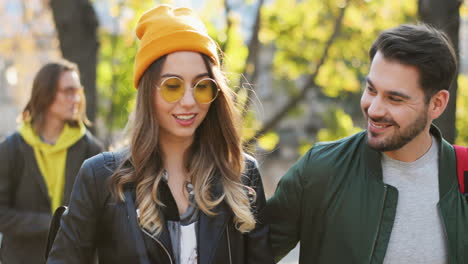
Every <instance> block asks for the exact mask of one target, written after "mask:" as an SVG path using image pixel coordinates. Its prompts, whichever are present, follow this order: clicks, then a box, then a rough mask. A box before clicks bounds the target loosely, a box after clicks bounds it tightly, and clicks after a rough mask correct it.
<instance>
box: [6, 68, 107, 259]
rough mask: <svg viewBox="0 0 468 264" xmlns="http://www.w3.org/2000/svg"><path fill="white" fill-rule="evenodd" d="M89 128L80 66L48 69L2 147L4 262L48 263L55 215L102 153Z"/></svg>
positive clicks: (40, 74)
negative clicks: (87, 164)
mask: <svg viewBox="0 0 468 264" xmlns="http://www.w3.org/2000/svg"><path fill="white" fill-rule="evenodd" d="M85 124H89V121H88V119H87V117H86V101H85V97H84V91H83V87H82V86H81V83H80V79H79V73H78V69H77V67H76V65H75V64H73V63H71V62H68V61H60V62H55V63H48V64H46V65H44V66H43V67H42V68H41V69H40V70H39V72H38V73H37V75H36V76H35V78H34V82H33V87H32V92H31V98H30V100H29V102H28V104H27V105H26V107H25V108H24V110H23V113H22V122H21V124H20V126H19V128H18V130H17V131H16V132H15V133H13V134H12V135H10V136H8V137H7V138H6V139H5V140H4V141H3V142H1V143H0V232H1V233H3V241H2V246H1V250H0V258H1V261H2V263H6V264H14V263H28V264H29V263H43V259H44V250H45V246H46V242H47V234H48V229H49V223H50V220H51V215H52V213H53V211H54V210H55V209H56V208H57V207H59V206H60V205H64V204H67V203H68V199H69V197H70V192H71V190H72V185H73V183H74V181H75V176H76V174H77V172H78V170H79V168H80V166H81V164H82V162H83V161H84V160H85V159H87V158H89V157H92V156H94V155H96V154H98V153H99V152H101V151H102V150H103V148H102V145H101V143H100V142H98V141H97V140H96V139H95V138H94V137H93V135H91V133H90V132H89V131H88V130H87V129H86V126H85Z"/></svg>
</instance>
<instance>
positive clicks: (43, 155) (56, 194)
mask: <svg viewBox="0 0 468 264" xmlns="http://www.w3.org/2000/svg"><path fill="white" fill-rule="evenodd" d="M19 132H20V134H21V136H22V137H23V138H24V140H25V141H26V142H27V143H28V144H29V145H30V146H31V147H32V148H33V150H34V156H35V158H36V161H37V164H38V165H39V170H40V171H41V173H42V176H43V177H44V180H45V182H46V185H47V190H48V193H49V198H50V201H51V203H52V204H51V205H52V206H51V209H52V212H54V211H55V209H56V208H57V207H59V206H60V205H61V203H62V199H63V189H64V187H65V163H66V160H67V151H68V148H69V147H71V146H72V145H73V144H75V143H76V142H77V141H78V140H80V138H82V137H83V136H84V134H85V133H86V127H85V126H84V124H82V123H81V122H80V124H79V126H78V127H76V128H75V127H70V126H69V125H68V124H65V126H64V128H63V130H62V132H61V133H60V135H59V137H58V139H57V142H55V144H54V145H50V144H47V143H45V142H43V141H42V140H41V139H40V138H39V136H38V135H37V134H36V132H34V130H33V128H32V127H31V123H30V122H25V123H22V124H21V126H20V128H19Z"/></svg>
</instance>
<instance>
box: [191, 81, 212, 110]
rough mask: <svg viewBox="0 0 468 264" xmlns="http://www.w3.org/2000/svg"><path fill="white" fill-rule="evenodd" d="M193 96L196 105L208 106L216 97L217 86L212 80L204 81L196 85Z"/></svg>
mask: <svg viewBox="0 0 468 264" xmlns="http://www.w3.org/2000/svg"><path fill="white" fill-rule="evenodd" d="M193 94H194V96H195V100H197V102H198V103H200V104H208V103H210V102H212V101H213V100H214V99H216V96H217V95H218V86H217V85H216V83H215V81H214V80H211V79H204V80H201V81H199V82H198V83H197V84H196V86H195V87H194V90H193Z"/></svg>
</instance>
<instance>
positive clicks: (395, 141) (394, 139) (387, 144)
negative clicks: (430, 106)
mask: <svg viewBox="0 0 468 264" xmlns="http://www.w3.org/2000/svg"><path fill="white" fill-rule="evenodd" d="M426 124H427V114H426V112H423V113H422V114H421V115H420V116H419V117H418V118H417V119H416V120H415V121H414V122H413V123H412V124H411V125H410V126H409V127H408V129H406V130H405V131H402V132H401V133H400V134H395V135H393V136H391V138H388V139H384V140H383V141H380V142H377V143H376V144H371V143H369V140H367V145H369V147H370V148H372V149H374V150H376V151H381V152H387V151H394V150H398V149H400V148H402V147H403V146H405V145H406V144H408V143H409V142H410V141H411V140H413V139H414V138H415V137H417V136H418V135H419V134H421V132H422V131H423V130H424V128H425V127H426ZM394 125H395V124H394ZM367 133H368V136H370V135H369V134H372V132H370V131H367Z"/></svg>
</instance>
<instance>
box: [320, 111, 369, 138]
mask: <svg viewBox="0 0 468 264" xmlns="http://www.w3.org/2000/svg"><path fill="white" fill-rule="evenodd" d="M324 122H325V128H322V129H320V130H319V132H318V133H317V140H318V141H333V140H337V139H340V138H343V137H347V136H350V135H352V134H355V133H357V132H359V131H361V130H362V129H361V128H360V127H355V126H354V123H353V120H352V119H351V117H350V116H349V115H348V114H346V113H345V112H344V111H343V110H342V109H339V108H338V109H332V110H331V111H329V112H328V113H326V114H325V116H324Z"/></svg>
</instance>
